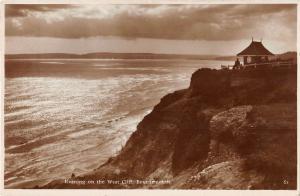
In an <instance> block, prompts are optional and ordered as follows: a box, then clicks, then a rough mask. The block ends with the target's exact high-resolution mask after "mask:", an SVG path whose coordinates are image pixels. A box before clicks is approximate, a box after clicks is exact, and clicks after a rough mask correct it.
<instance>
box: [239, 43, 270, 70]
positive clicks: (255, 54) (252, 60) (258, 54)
mask: <svg viewBox="0 0 300 196" xmlns="http://www.w3.org/2000/svg"><path fill="white" fill-rule="evenodd" d="M237 56H238V57H242V58H243V61H244V65H245V66H247V65H251V64H261V63H266V62H268V61H269V58H270V57H271V56H274V54H273V53H271V52H270V51H269V50H268V49H266V48H265V47H264V45H263V44H262V41H260V42H258V41H253V39H252V42H251V43H250V45H249V46H248V47H247V48H245V49H244V50H243V51H242V52H240V53H238V54H237Z"/></svg>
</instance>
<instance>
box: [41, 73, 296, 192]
mask: <svg viewBox="0 0 300 196" xmlns="http://www.w3.org/2000/svg"><path fill="white" fill-rule="evenodd" d="M296 146H297V145H296V71H295V70H291V69H289V70H284V69H273V70H271V69H269V70H249V71H246V70H245V71H236V72H234V71H225V70H224V71H222V70H210V69H200V70H198V71H196V72H195V73H194V74H193V76H192V79H191V83H190V87H189V88H188V89H184V90H180V91H176V92H174V93H171V94H169V95H166V96H165V97H163V98H162V99H161V102H160V103H159V104H158V105H156V106H155V107H154V109H153V111H152V112H151V113H150V114H148V115H147V116H146V117H145V118H144V119H143V120H142V121H141V122H140V123H139V125H138V127H137V130H136V131H135V132H134V133H133V134H132V135H131V137H130V139H129V140H128V142H127V143H126V145H125V147H124V148H123V149H122V150H121V152H120V153H119V154H118V155H117V156H116V157H112V158H111V159H109V160H108V161H107V163H105V164H104V165H102V166H100V167H99V168H97V169H95V170H94V171H92V172H90V173H88V174H86V175H84V176H78V177H76V174H75V175H73V176H72V177H70V179H68V180H70V181H73V183H65V181H64V180H57V181H53V182H51V183H49V184H48V185H46V186H45V187H43V188H183V189H190V188H196V189H295V188H296V173H297V172H296V160H297V155H296ZM100 179H101V180H103V183H101V184H97V183H96V184H87V183H85V184H84V185H82V184H81V185H79V183H75V182H79V181H85V180H86V181H87V180H95V181H96V180H100ZM128 179H131V180H133V181H122V180H128ZM137 179H139V180H156V182H157V181H160V180H161V181H167V182H169V183H149V182H148V183H144V184H139V183H136V180H137ZM106 180H115V181H114V182H115V184H111V183H108V181H106ZM129 182H130V183H129Z"/></svg>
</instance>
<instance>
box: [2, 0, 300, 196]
mask: <svg viewBox="0 0 300 196" xmlns="http://www.w3.org/2000/svg"><path fill="white" fill-rule="evenodd" d="M5 4H298V6H297V56H298V59H297V61H298V65H299V62H300V60H299V58H300V56H299V48H300V44H299V27H300V25H299V21H298V20H299V19H300V11H299V10H300V1H299V0H285V1H284V0H267V1H262V0H42V1H41V0H26V2H24V0H5V1H1V0H0V24H1V26H0V65H1V66H0V76H1V77H0V93H1V104H0V109H1V113H0V130H1V134H0V139H1V140H0V142H1V162H0V163H1V169H0V174H1V181H0V182H1V183H0V188H1V192H0V195H5V196H15V195H16V196H40V195H43V196H50V195H72V196H73V195H74V196H77V195H88V196H96V195H97V196H119V195H123V196H135V195H138V196H140V195H146V196H153V195H171V196H182V195H192V196H196V195H197V196H203V195H214V196H227V195H228V196H234V195H237V196H250V195H256V196H266V195H272V196H296V195H300V193H299V185H300V183H299V179H300V178H299V175H297V185H298V186H297V190H295V191H282V190H275V191H270V190H243V191H239V190H141V189H139V190H127V189H126V190H120V189H119V190H108V189H103V190H101V189H98V190H95V189H93V190H91V189H51V190H41V189H35V190H32V189H31V190H26V189H4V82H5V80H4V49H5V40H4V34H5V29H4V28H5V22H4V16H5V13H4V5H5ZM299 72H300V71H299V69H298V70H297V74H298V75H299ZM299 84H300V82H299V80H298V78H297V85H298V86H299ZM298 97H299V91H298V88H297V101H298ZM297 103H298V102H297ZM297 107H298V104H297ZM297 109H298V108H297ZM297 113H298V110H297ZM299 119H300V117H299V115H298V116H297V121H298V122H299ZM297 130H299V125H298V123H297ZM298 135H299V132H298V131H297V152H298V156H297V161H298V162H297V169H298V174H299V169H300V168H299V160H300V159H299V149H300V145H299V136H298Z"/></svg>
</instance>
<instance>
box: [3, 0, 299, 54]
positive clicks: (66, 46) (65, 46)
mask: <svg viewBox="0 0 300 196" xmlns="http://www.w3.org/2000/svg"><path fill="white" fill-rule="evenodd" d="M5 15H6V18H5V33H6V53H48V52H55V53H56V52H65V53H89V52H152V53H177V54H217V55H234V54H236V53H238V52H240V51H241V50H242V49H244V48H245V47H246V46H247V45H248V44H249V43H250V42H251V37H254V39H255V40H260V39H261V38H262V39H263V44H264V45H265V46H266V47H267V48H268V49H269V50H270V51H271V52H273V53H282V52H286V51H295V50H296V38H297V21H296V20H297V6H296V5H288V4H281V5H95V4H94V5H64V4H60V5H54V4H52V5H30V4H29V5H28V4H27V5H6V6H5Z"/></svg>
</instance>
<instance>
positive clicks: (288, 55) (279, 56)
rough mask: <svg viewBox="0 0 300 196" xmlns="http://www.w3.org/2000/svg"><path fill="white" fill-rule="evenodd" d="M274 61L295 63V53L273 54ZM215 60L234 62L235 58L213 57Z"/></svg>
mask: <svg viewBox="0 0 300 196" xmlns="http://www.w3.org/2000/svg"><path fill="white" fill-rule="evenodd" d="M273 58H274V59H280V60H291V59H292V60H295V61H297V52H294V51H290V52H285V53H282V54H275V56H274V57H273ZM215 60H223V61H235V60H236V56H217V57H215Z"/></svg>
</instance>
